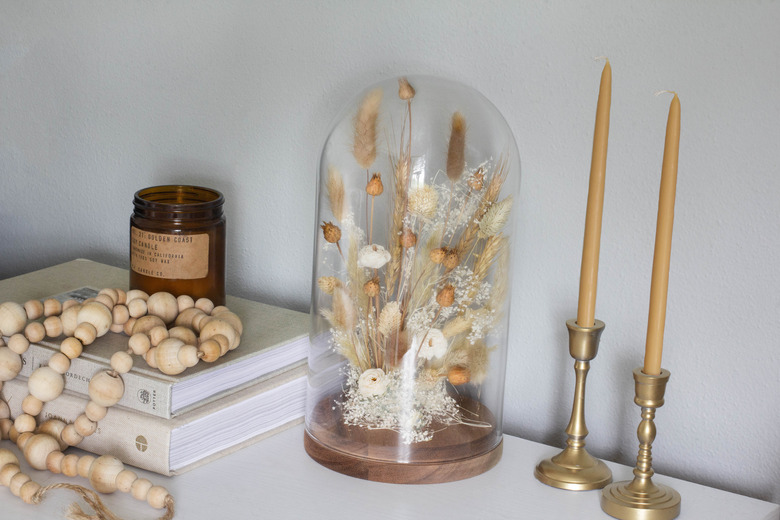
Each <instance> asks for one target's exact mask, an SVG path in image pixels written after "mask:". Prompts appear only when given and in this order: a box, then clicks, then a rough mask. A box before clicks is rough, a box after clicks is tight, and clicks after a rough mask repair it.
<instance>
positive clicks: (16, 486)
mask: <svg viewBox="0 0 780 520" xmlns="http://www.w3.org/2000/svg"><path fill="white" fill-rule="evenodd" d="M29 481H30V476H29V475H25V474H24V473H22V472H21V471H20V472H19V473H17V474H16V475H14V476H13V477H11V482H9V483H8V489H10V490H11V493H13V494H14V496H17V497H18V496H19V491H20V490H21V489H22V486H23V485H24V484H25V483H27V482H29Z"/></svg>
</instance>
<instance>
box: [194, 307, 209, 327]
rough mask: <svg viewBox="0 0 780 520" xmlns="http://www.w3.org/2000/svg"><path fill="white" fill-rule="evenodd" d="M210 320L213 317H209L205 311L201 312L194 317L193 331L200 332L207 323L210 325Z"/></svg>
mask: <svg viewBox="0 0 780 520" xmlns="http://www.w3.org/2000/svg"><path fill="white" fill-rule="evenodd" d="M198 310H200V309H198ZM210 319H211V316H209V315H208V314H206V313H205V312H203V311H200V313H198V314H195V315H194V316H193V317H192V330H194V331H195V332H200V330H201V329H202V328H203V326H204V325H205V324H206V323H208V322H209V320H210Z"/></svg>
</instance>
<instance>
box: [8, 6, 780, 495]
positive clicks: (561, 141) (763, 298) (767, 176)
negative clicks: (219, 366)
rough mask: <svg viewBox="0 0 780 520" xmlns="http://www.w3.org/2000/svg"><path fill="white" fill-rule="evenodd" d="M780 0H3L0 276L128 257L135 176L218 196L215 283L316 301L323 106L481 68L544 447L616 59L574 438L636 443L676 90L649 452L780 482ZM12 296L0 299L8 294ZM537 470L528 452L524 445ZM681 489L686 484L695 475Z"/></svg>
mask: <svg viewBox="0 0 780 520" xmlns="http://www.w3.org/2000/svg"><path fill="white" fill-rule="evenodd" d="M778 21H780V2H777V1H774V2H773V1H758V0H744V1H741V2H737V1H725V0H720V1H711V2H705V1H680V2H672V1H666V2H661V1H655V2H623V1H619V0H610V1H601V2H587V3H586V2H565V1H560V0H557V1H548V2H515V1H504V2H501V1H482V2H468V1H458V2H443V1H437V2H433V1H427V2H414V1H407V0H395V1H394V2H384V3H378V2H367V1H366V2H360V1H324V2H313V1H312V2H300V1H299V2H268V1H264V2H259V1H245V2H239V1H227V2H199V1H198V2H193V1H189V0H188V1H161V2H145V1H131V0H122V1H98V0H95V1H84V0H77V1H70V2H46V1H38V0H28V1H25V2H14V1H11V0H3V1H2V2H0V244H1V245H0V277H3V278H4V277H8V276H12V275H16V274H20V273H23V272H27V271H30V270H33V269H36V268H41V267H45V266H48V265H51V264H54V263H58V262H60V261H65V260H69V259H72V258H74V257H88V258H91V259H94V260H99V261H104V262H106V263H111V264H114V265H119V266H123V267H126V266H127V255H128V251H127V247H128V245H127V243H128V218H129V215H130V212H131V209H132V208H131V200H132V195H133V193H134V192H135V191H136V190H137V189H139V188H142V187H145V186H149V185H155V184H161V183H170V182H174V183H175V182H180V183H193V184H204V185H208V186H213V187H216V188H218V189H220V190H222V191H223V192H224V193H225V195H226V197H227V201H228V205H227V213H228V218H229V228H230V231H229V270H230V273H229V278H230V281H229V287H228V288H229V291H230V292H231V293H233V294H235V295H239V296H244V297H249V298H254V299H258V300H261V301H265V302H271V303H275V304H279V305H285V306H289V307H293V308H296V309H300V310H305V309H307V308H308V300H309V288H310V283H311V262H312V243H313V242H312V238H313V233H314V219H315V216H314V200H315V191H316V187H315V182H314V179H315V172H316V168H317V159H318V154H319V151H320V146H321V144H322V141H323V139H324V138H325V135H326V133H327V130H328V127H329V125H330V122H331V119H332V118H333V117H334V116H335V115H336V113H337V112H338V111H339V109H341V108H342V106H343V105H344V104H345V103H346V102H347V101H349V100H350V99H351V98H352V97H353V96H354V95H355V94H356V93H357V92H358V91H359V90H361V89H363V88H364V87H366V86H367V85H369V84H371V83H373V82H376V81H378V80H380V79H384V78H386V77H389V76H395V75H402V74H414V73H425V74H433V75H440V76H445V77H449V78H452V79H455V80H459V81H461V82H464V83H466V84H468V85H471V86H473V87H475V88H477V89H478V90H480V91H481V92H483V93H484V94H485V95H486V96H487V97H488V98H489V99H491V100H492V101H493V103H494V104H495V105H496V106H497V107H498V108H499V109H500V110H501V111H502V112H503V114H504V115H505V117H506V118H507V120H508V121H509V123H510V125H511V127H512V129H513V131H514V132H515V135H516V138H517V142H518V145H519V148H520V153H521V157H522V159H523V176H524V177H523V181H522V187H521V191H522V194H521V204H520V205H519V208H520V210H519V212H518V214H517V218H518V219H519V224H520V229H521V232H520V233H519V235H518V236H517V237H516V238H517V239H518V240H519V245H520V248H519V251H520V254H519V255H518V256H517V257H516V263H515V266H514V267H515V285H514V301H513V307H512V316H511V319H512V324H511V337H512V339H511V345H510V354H509V361H508V363H509V365H508V378H507V385H506V412H505V418H506V430H507V431H508V432H509V433H512V434H516V435H520V436H523V437H526V438H530V439H534V440H538V441H543V442H546V443H549V444H553V445H556V446H560V445H561V444H562V442H563V439H564V434H563V429H564V428H565V426H566V423H567V421H568V417H569V412H570V409H571V408H570V407H571V397H572V393H573V383H574V373H573V369H572V366H573V360H572V359H571V358H570V357H569V356H568V352H567V347H566V337H567V336H566V328H565V325H564V322H565V320H566V319H568V318H572V317H574V316H575V314H576V305H577V284H578V277H579V265H580V248H581V243H582V230H583V225H584V214H585V202H586V190H587V181H588V179H587V177H588V171H589V166H590V151H591V144H592V143H591V139H592V132H593V117H594V113H595V104H596V95H597V90H598V80H599V76H600V73H601V68H602V63H601V62H597V61H593V57H595V56H600V55H607V56H609V58H610V60H611V63H612V67H613V74H614V81H613V97H612V122H611V131H610V143H609V159H608V167H607V189H606V195H605V197H606V201H605V207H604V227H603V236H602V251H601V253H602V254H601V269H600V277H599V282H600V284H599V293H598V301H597V308H596V317H597V318H599V319H602V320H603V321H605V322H606V324H607V328H606V331H605V333H604V336H603V338H602V343H601V350H600V353H599V356H598V357H597V358H596V360H595V361H594V363H593V366H592V370H591V373H590V376H589V381H588V390H587V394H588V395H587V410H586V413H587V419H588V426H589V428H590V432H591V433H590V436H589V437H588V445H589V447H590V450H591V451H592V452H593V453H594V454H595V455H597V456H601V457H604V458H607V459H612V460H617V461H620V462H623V463H626V464H633V460H634V457H635V456H636V446H637V441H636V437H635V430H636V427H637V425H638V422H639V409H638V408H637V407H636V406H635V405H634V404H633V403H632V398H633V383H632V379H631V370H632V368H634V367H636V366H639V365H641V363H642V352H643V343H644V338H645V328H646V323H647V304H648V298H649V287H650V271H651V263H652V250H653V240H654V233H655V219H656V211H657V193H658V182H659V177H660V165H661V155H662V150H663V137H664V128H665V121H666V116H667V110H668V106H669V101H670V99H669V97H668V96H664V97H658V98H657V97H654V96H653V92H654V91H656V90H659V89H674V90H677V91H678V92H679V94H680V99H681V102H682V141H681V148H680V163H679V184H678V191H677V211H676V219H675V229H674V242H673V249H672V272H671V279H670V286H669V306H668V315H667V327H666V336H665V352H664V363H663V364H664V366H665V367H666V368H668V369H669V370H671V372H672V378H671V382H670V383H669V386H668V389H667V403H666V405H665V406H664V407H663V408H661V409H660V410H659V412H658V417H657V426H658V430H659V436H658V439H657V440H656V442H655V445H654V448H655V449H654V455H655V457H654V459H655V461H654V462H655V468H656V470H657V471H659V472H661V473H666V474H670V475H674V476H678V477H682V478H685V479H690V480H694V481H698V482H701V483H704V484H708V485H713V486H716V487H719V488H723V489H727V490H731V491H736V492H740V493H744V494H748V495H751V496H755V497H759V498H763V499H766V500H772V501H775V502H780V465H779V464H778V462H780V433H778V432H780V428H779V426H780V424H779V423H778V419H777V413H778V412H777V411H778V409H780V376H779V374H780V370H779V369H778V366H779V365H780V353H779V352H780V349H778V347H779V346H780V345H779V344H778V337H780V327H779V325H780V319H779V318H778V311H780V296H778V294H780V291H778V289H780V274H778V273H779V272H780V270H779V269H778V267H777V265H778V264H777V263H778V258H779V257H780V215H779V214H778V203H779V202H780V175H778V173H779V172H778V170H779V169H780V152H779V151H778V137H780V131H779V130H778V121H780V96H778V93H777V92H778V90H777V88H778V87H777V84H778V80H780V38H778V36H777V25H778ZM1 297H2V296H1V295H0V298H1ZM527 471H529V472H530V471H533V468H531V467H529V468H527ZM683 500H684V498H683Z"/></svg>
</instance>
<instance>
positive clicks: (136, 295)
mask: <svg viewBox="0 0 780 520" xmlns="http://www.w3.org/2000/svg"><path fill="white" fill-rule="evenodd" d="M136 299H137V300H143V301H146V300H148V299H149V295H148V294H147V293H145V292H144V291H142V290H140V289H131V290H129V291H127V293H126V294H125V300H126V301H128V302H131V301H133V300H136Z"/></svg>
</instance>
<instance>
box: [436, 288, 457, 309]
mask: <svg viewBox="0 0 780 520" xmlns="http://www.w3.org/2000/svg"><path fill="white" fill-rule="evenodd" d="M454 301H455V287H453V286H452V285H450V284H447V285H445V286H444V287H443V288H442V289H441V290H440V291H439V294H437V295H436V303H438V304H439V305H441V306H442V307H449V306H450V305H452V304H453V302H454Z"/></svg>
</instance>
